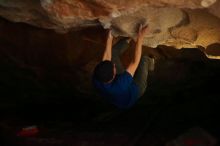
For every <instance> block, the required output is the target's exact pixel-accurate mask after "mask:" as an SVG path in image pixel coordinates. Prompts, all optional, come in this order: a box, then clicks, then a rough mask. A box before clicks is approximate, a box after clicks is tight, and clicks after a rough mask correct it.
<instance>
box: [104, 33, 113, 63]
mask: <svg viewBox="0 0 220 146" xmlns="http://www.w3.org/2000/svg"><path fill="white" fill-rule="evenodd" d="M112 41H113V36H112V34H111V30H109V32H108V38H107V41H106V47H105V51H104V54H103V57H102V61H104V60H109V61H111V59H112Z"/></svg>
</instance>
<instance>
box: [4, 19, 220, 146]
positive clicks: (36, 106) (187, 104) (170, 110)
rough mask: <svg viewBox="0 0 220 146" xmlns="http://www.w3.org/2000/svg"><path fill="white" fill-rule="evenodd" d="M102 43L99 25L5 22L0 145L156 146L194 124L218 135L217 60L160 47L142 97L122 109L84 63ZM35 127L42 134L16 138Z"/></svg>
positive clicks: (190, 51) (197, 52)
mask: <svg viewBox="0 0 220 146" xmlns="http://www.w3.org/2000/svg"><path fill="white" fill-rule="evenodd" d="M104 38H105V33H104V30H102V29H101V28H99V27H98V28H88V29H84V30H79V31H75V32H69V33H67V34H57V33H55V32H54V31H52V30H44V29H40V28H36V27H32V26H29V25H26V24H22V23H11V22H8V21H7V20H4V19H1V20H0V66H1V67H0V97H1V98H0V109H1V110H0V111H1V116H0V145H1V146H4V145H14V146H15V145H22V146H26V145H31V146H32V145H33V146H34V145H41V146H43V145H45V146H50V145H51V146H54V145H56V146H57V145H62V146H64V145H74V146H76V145H94V146H98V145H105V146H106V145H109V146H112V145H114V146H117V145H126V146H129V145H131V146H134V145H135V146H136V145H149V146H157V145H165V144H166V143H167V142H168V141H170V140H173V139H175V138H177V137H178V136H179V135H180V134H181V133H184V132H185V131H187V129H190V128H193V127H201V128H203V129H205V130H206V131H207V132H208V133H210V134H211V135H212V136H213V137H215V138H216V139H218V138H220V126H219V118H218V116H219V113H218V111H219V86H218V83H219V81H220V77H219V74H220V61H219V60H214V59H213V60H210V59H208V58H207V57H206V56H205V55H204V54H203V53H202V52H201V51H200V50H199V49H197V48H192V49H181V50H172V49H171V51H170V52H169V51H167V52H166V51H165V50H166V48H165V49H164V47H162V48H160V47H158V48H157V54H159V55H158V56H157V57H158V58H157V60H156V61H157V62H156V67H155V71H154V72H150V75H149V84H148V88H147V91H146V93H145V95H144V96H143V97H142V98H141V99H140V101H138V103H137V104H136V105H135V106H134V107H132V108H131V109H129V110H119V109H117V108H115V107H114V106H112V105H109V104H108V103H106V102H105V101H104V100H103V99H102V98H101V97H99V96H98V95H97V94H96V93H95V92H93V89H92V87H91V88H87V87H88V86H89V85H88V84H90V82H89V80H90V78H89V77H90V76H89V75H90V72H89V71H88V69H86V67H85V66H87V65H88V63H89V62H90V60H98V59H99V57H100V56H101V53H102V52H101V50H102V47H103V46H104ZM91 40H95V41H91ZM167 50H169V49H167ZM89 69H90V66H89ZM84 87H85V88H84ZM30 125H36V126H37V127H38V128H39V130H40V132H39V133H38V135H37V136H34V137H26V138H20V137H17V136H16V132H17V131H19V129H21V128H22V127H25V126H30Z"/></svg>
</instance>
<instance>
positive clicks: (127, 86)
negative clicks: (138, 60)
mask: <svg viewBox="0 0 220 146" xmlns="http://www.w3.org/2000/svg"><path fill="white" fill-rule="evenodd" d="M93 84H94V86H95V88H96V89H97V90H98V91H99V92H100V93H101V95H102V96H104V97H105V98H106V99H107V101H109V102H110V103H112V104H114V105H115V106H117V107H118V108H123V109H124V108H129V107H131V106H132V105H134V104H135V102H136V101H137V99H138V97H139V88H138V86H137V85H136V84H135V82H134V81H133V78H132V76H131V74H130V73H128V72H127V71H125V72H123V73H122V74H117V75H116V76H115V79H114V80H113V81H112V82H111V83H101V82H99V81H97V80H95V79H94V78H93Z"/></svg>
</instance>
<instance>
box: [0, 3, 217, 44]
mask: <svg viewBox="0 0 220 146" xmlns="http://www.w3.org/2000/svg"><path fill="white" fill-rule="evenodd" d="M219 11H220V0H10V1H8V0H1V1H0V16H2V17H4V18H6V19H8V20H10V21H13V22H25V23H28V24H31V25H34V26H38V27H42V28H47V29H53V30H55V31H57V32H62V33H63V32H68V31H70V30H74V29H80V28H86V27H90V26H100V25H102V26H103V27H104V28H109V27H112V28H113V30H114V35H115V36H130V37H133V38H135V35H136V31H137V27H138V26H139V25H140V23H142V24H145V25H148V26H149V30H150V31H149V32H150V33H148V34H147V35H146V36H145V38H146V39H145V42H144V45H145V46H148V47H157V46H158V45H167V46H172V47H175V48H183V47H185V48H190V47H197V46H203V47H205V48H206V47H208V46H209V45H211V44H213V43H220V15H219V14H220V12H219Z"/></svg>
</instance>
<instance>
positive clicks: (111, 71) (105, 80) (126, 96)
mask: <svg viewBox="0 0 220 146" xmlns="http://www.w3.org/2000/svg"><path fill="white" fill-rule="evenodd" d="M147 31H148V29H147V26H145V27H143V26H142V25H140V27H139V32H138V34H137V39H136V47H135V51H134V57H133V59H132V61H131V62H130V64H129V65H128V67H127V68H126V69H125V70H124V68H123V66H122V64H121V61H120V58H119V55H120V54H122V53H123V52H124V51H125V50H126V49H127V48H128V47H129V42H130V41H131V38H123V39H121V40H119V41H118V42H117V43H116V45H114V46H113V49H112V41H113V36H112V34H111V30H109V32H108V37H107V42H106V48H105V51H104V55H103V58H102V61H101V62H100V63H99V64H98V65H97V66H96V67H95V69H94V74H93V84H94V86H95V88H96V89H97V90H98V92H100V94H101V95H102V96H104V97H105V98H106V99H107V101H108V102H110V103H112V104H113V105H115V106H116V107H118V108H121V109H127V108H130V107H131V106H133V105H134V104H135V102H136V101H137V100H138V99H139V98H140V97H141V96H142V95H143V94H144V92H145V89H146V87H147V76H148V70H153V68H154V58H150V57H148V56H142V43H143V39H144V35H145V33H146V32H147ZM139 63H140V64H139Z"/></svg>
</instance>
